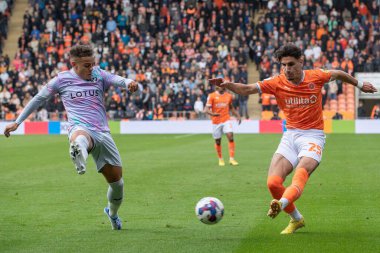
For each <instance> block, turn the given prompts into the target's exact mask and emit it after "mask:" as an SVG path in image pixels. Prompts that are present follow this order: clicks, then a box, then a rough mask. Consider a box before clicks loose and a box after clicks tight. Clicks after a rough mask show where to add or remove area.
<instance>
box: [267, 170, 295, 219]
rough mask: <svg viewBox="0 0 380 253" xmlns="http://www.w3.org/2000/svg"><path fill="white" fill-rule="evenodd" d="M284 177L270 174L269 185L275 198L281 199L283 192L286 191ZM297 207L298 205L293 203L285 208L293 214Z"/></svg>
mask: <svg viewBox="0 0 380 253" xmlns="http://www.w3.org/2000/svg"><path fill="white" fill-rule="evenodd" d="M283 182H284V179H282V177H280V176H276V175H273V176H268V179H267V186H268V189H269V191H270V193H271V195H272V197H273V198H274V199H277V200H279V199H280V198H281V197H282V194H284V192H285V186H284V185H283ZM295 210H297V209H296V206H295V205H294V204H293V203H291V204H290V205H287V206H286V207H285V208H284V211H285V212H286V213H288V214H290V215H291V214H292V213H293V212H294V211H295Z"/></svg>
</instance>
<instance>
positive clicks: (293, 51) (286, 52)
mask: <svg viewBox="0 0 380 253" xmlns="http://www.w3.org/2000/svg"><path fill="white" fill-rule="evenodd" d="M287 56H290V57H294V58H296V59H299V58H301V56H302V51H301V49H300V48H299V47H297V46H296V45H294V44H293V43H288V44H285V45H283V46H282V47H280V48H279V49H277V50H276V52H274V57H275V58H276V60H277V61H279V62H280V61H281V59H282V58H284V57H287Z"/></svg>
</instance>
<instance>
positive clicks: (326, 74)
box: [315, 69, 331, 85]
mask: <svg viewBox="0 0 380 253" xmlns="http://www.w3.org/2000/svg"><path fill="white" fill-rule="evenodd" d="M315 73H316V74H317V76H318V79H319V80H321V82H322V85H323V84H325V83H328V82H329V81H330V79H331V72H330V71H329V70H326V69H316V70H315Z"/></svg>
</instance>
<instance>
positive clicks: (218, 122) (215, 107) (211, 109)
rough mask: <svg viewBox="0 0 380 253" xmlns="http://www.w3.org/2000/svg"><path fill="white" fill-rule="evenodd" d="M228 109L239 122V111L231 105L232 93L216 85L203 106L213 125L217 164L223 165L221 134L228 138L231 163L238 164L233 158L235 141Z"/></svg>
mask: <svg viewBox="0 0 380 253" xmlns="http://www.w3.org/2000/svg"><path fill="white" fill-rule="evenodd" d="M230 111H231V112H232V114H233V115H234V116H235V117H236V119H237V120H238V122H239V124H240V122H241V118H240V115H239V113H238V112H237V111H236V110H235V108H234V107H233V105H232V95H231V94H230V93H228V92H226V89H225V88H222V87H216V91H214V92H213V93H211V94H209V95H208V97H207V103H206V106H205V113H207V114H208V115H210V116H211V119H212V126H213V134H212V135H213V137H214V139H215V149H216V152H217V154H218V157H219V166H224V165H225V163H224V160H223V156H222V145H221V140H222V135H223V133H225V134H226V136H227V139H228V149H229V153H230V161H229V163H230V164H231V165H234V166H236V165H239V163H238V162H237V161H236V160H235V157H234V156H235V142H234V134H233V129H232V123H231V121H230Z"/></svg>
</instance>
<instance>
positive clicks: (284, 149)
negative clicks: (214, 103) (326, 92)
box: [210, 44, 377, 234]
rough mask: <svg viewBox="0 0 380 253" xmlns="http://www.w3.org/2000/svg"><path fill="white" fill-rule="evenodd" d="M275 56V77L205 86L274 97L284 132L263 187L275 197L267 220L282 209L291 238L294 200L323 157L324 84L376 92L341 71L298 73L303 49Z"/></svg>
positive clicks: (296, 218) (297, 218)
mask: <svg viewBox="0 0 380 253" xmlns="http://www.w3.org/2000/svg"><path fill="white" fill-rule="evenodd" d="M275 56H276V58H277V60H278V61H279V62H280V63H281V68H282V72H281V74H280V75H277V76H274V77H271V78H268V79H265V80H264V81H259V82H257V83H254V84H248V85H245V84H240V83H231V82H224V80H223V79H221V78H215V79H210V84H213V85H217V86H219V87H223V88H226V89H229V90H231V91H233V92H235V93H237V94H241V95H249V94H255V93H258V92H262V93H268V94H273V95H274V96H275V97H276V99H277V102H278V106H279V108H280V109H281V110H283V112H284V115H285V118H286V122H287V123H286V124H287V129H288V130H287V131H286V132H285V133H284V134H283V137H282V139H281V142H280V144H279V146H278V148H277V150H276V152H275V154H274V155H273V158H272V161H271V164H270V166H269V171H268V179H267V185H268V188H269V191H270V192H271V194H272V196H273V198H274V199H273V200H272V201H271V203H270V209H269V211H268V216H269V217H271V218H275V217H276V216H277V215H278V214H279V213H280V212H281V211H282V210H284V211H285V212H287V213H288V214H290V216H291V220H290V223H289V225H288V226H287V227H286V228H285V229H284V230H283V231H282V232H281V234H291V233H294V232H295V231H296V230H297V229H299V228H301V227H303V226H305V221H304V218H303V216H302V215H301V213H300V212H299V211H298V210H297V208H296V207H295V205H294V202H295V201H296V200H297V199H298V198H299V197H300V196H301V194H302V192H303V189H304V187H305V184H306V182H307V181H308V179H309V176H310V175H311V174H312V173H313V171H314V170H315V169H316V168H317V167H318V165H319V163H320V162H321V159H322V152H323V148H324V144H325V135H324V132H323V127H324V123H323V115H322V92H321V90H322V87H323V85H324V84H325V83H327V82H329V81H331V80H334V79H338V80H341V81H343V82H344V83H348V84H351V85H354V86H356V87H358V88H359V89H360V90H361V91H362V92H365V93H374V92H377V89H376V88H375V87H374V86H373V85H372V84H371V83H369V82H361V81H359V80H356V79H355V78H354V77H352V76H350V75H349V74H347V73H346V72H344V71H341V70H321V69H314V70H303V61H304V58H303V55H302V51H301V49H300V48H298V47H297V46H295V45H294V44H286V45H284V46H282V47H281V48H280V49H278V50H277V51H276V53H275ZM293 169H295V173H294V176H293V179H292V183H291V185H290V186H289V187H287V188H285V187H284V185H283V182H284V181H285V179H286V177H287V176H288V175H289V174H290V173H291V172H292V171H293Z"/></svg>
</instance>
